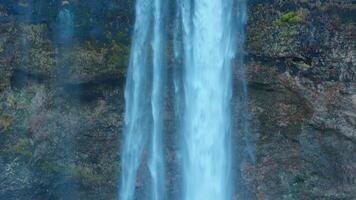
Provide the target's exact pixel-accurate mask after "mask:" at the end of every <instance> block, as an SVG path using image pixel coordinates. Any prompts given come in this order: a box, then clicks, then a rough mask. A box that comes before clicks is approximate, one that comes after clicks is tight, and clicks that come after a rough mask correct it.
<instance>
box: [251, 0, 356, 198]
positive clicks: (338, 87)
mask: <svg viewBox="0 0 356 200" xmlns="http://www.w3.org/2000/svg"><path fill="white" fill-rule="evenodd" d="M249 12H250V14H249V17H250V18H249V25H248V31H247V37H248V39H247V44H246V46H247V47H246V49H247V53H248V61H247V68H248V78H249V86H250V87H249V88H250V100H251V102H250V105H251V111H252V114H253V121H254V128H255V129H256V132H257V133H258V134H257V135H256V136H255V137H254V138H256V139H255V142H256V146H257V149H256V152H257V164H256V167H255V168H254V170H255V171H253V174H254V176H255V181H256V183H257V186H256V190H257V197H258V198H260V199H354V198H356V194H355V192H354V191H355V188H356V181H355V180H356V177H355V175H354V174H355V172H356V154H355V152H356V145H355V142H356V124H355V122H356V121H355V120H356V118H355V117H356V112H355V109H356V104H355V101H356V94H355V78H356V77H355V72H356V68H355V16H356V15H355V14H356V10H355V2H354V1H303V0H299V1H298V0H295V1H268V2H267V1H260V2H253V3H250V7H249Z"/></svg>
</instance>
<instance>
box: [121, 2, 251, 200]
mask: <svg viewBox="0 0 356 200" xmlns="http://www.w3.org/2000/svg"><path fill="white" fill-rule="evenodd" d="M236 3H237V4H236ZM175 9H176V15H175V22H174V23H175V27H174V29H173V46H174V48H173V51H174V52H173V58H174V60H175V64H174V69H173V73H174V80H173V84H174V89H175V91H174V95H175V118H176V119H175V120H174V121H175V122H176V127H178V128H176V131H177V133H178V134H179V135H180V138H181V141H180V142H179V146H180V147H179V149H180V150H179V152H177V153H178V155H177V158H178V159H181V160H180V161H182V172H183V174H182V193H183V194H182V196H181V197H180V198H179V199H185V200H202V199H204V200H217V199H218V200H229V199H232V197H233V195H232V193H233V191H232V190H233V187H232V185H233V182H234V178H233V174H232V160H233V158H234V157H233V155H232V144H231V143H232V141H233V139H232V138H233V137H232V125H231V115H232V112H231V108H230V107H231V98H232V71H233V70H232V65H233V61H235V54H237V59H238V61H237V62H236V63H237V64H238V65H239V70H238V74H239V75H241V79H243V81H242V84H241V88H240V89H241V91H239V92H241V95H239V96H240V97H241V98H240V99H241V102H240V101H239V106H240V107H239V110H241V112H244V111H245V110H243V109H241V107H243V108H244V109H246V107H247V104H246V102H247V89H246V87H247V86H246V80H245V73H244V70H243V67H242V66H243V65H242V64H243V59H242V57H243V51H242V44H243V41H244V37H243V36H242V35H243V34H244V25H245V21H246V12H245V9H246V2H245V1H244V0H239V1H234V0H177V4H176V6H175ZM164 10H165V5H163V2H162V1H161V0H151V1H150V0H137V2H136V21H135V26H134V31H133V41H132V48H131V56H130V63H129V69H128V75H127V82H126V88H125V102H126V108H125V109H126V111H125V130H124V144H123V149H122V155H121V158H122V160H121V169H122V179H121V187H120V191H119V198H120V199H121V200H133V199H154V200H160V199H166V196H165V191H164V190H165V189H164V188H165V182H164V180H165V176H164V174H165V172H164V170H165V166H164V162H165V160H164V156H163V144H162V141H163V138H162V137H163V127H164V124H163V114H162V113H163V99H164V88H165V87H164V84H165V81H164V77H165V69H164V68H165V62H164V60H165V59H164V58H165V57H166V52H165V41H166V39H165V33H164V27H165V19H164V18H165V15H164ZM237 17H238V19H237ZM237 49H238V51H237V52H238V53H237V52H236V50H237ZM240 89H239V90H240ZM241 116H245V115H244V114H243V115H241ZM243 118H244V119H246V118H247V117H243ZM241 128H242V129H244V130H241V132H244V133H245V132H246V130H247V129H248V125H246V124H244V126H241ZM147 154H149V156H148V157H149V159H148V161H146V159H145V157H146V155H147ZM146 162H147V163H146ZM145 166H146V167H148V171H149V178H150V183H149V184H148V185H150V186H149V188H150V192H149V195H144V197H143V196H142V195H141V196H140V194H137V193H138V191H137V190H136V188H135V187H136V181H137V179H138V177H137V176H138V175H139V174H140V176H142V177H144V178H143V179H144V180H143V181H144V185H147V183H148V182H146V181H147V180H146V179H147V177H148V176H146V175H145V171H144V170H145ZM142 173H143V174H144V175H142ZM146 173H147V172H146ZM143 187H145V186H143ZM146 187H147V186H146Z"/></svg>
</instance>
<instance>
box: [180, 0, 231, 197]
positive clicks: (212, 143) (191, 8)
mask: <svg viewBox="0 0 356 200" xmlns="http://www.w3.org/2000/svg"><path fill="white" fill-rule="evenodd" d="M179 9H181V11H180V12H181V14H182V26H183V33H184V34H183V49H184V56H185V57H184V71H185V73H184V78H183V85H184V92H185V99H184V106H185V112H184V114H183V115H184V116H183V118H184V119H183V127H182V128H181V134H182V135H183V142H182V145H183V147H182V149H183V199H186V200H201V199H204V200H216V199H219V200H228V199H231V189H230V188H231V184H232V182H231V181H232V179H231V174H230V172H231V152H230V146H231V144H230V141H231V138H230V136H231V131H230V130H231V127H230V120H231V119H230V100H231V95H232V85H231V65H232V59H233V58H234V54H235V44H234V43H235V39H234V36H233V34H232V30H233V29H232V16H233V14H232V9H233V1H232V0H209V1H206V0H195V1H193V3H192V1H190V0H182V1H181V2H180V8H179Z"/></svg>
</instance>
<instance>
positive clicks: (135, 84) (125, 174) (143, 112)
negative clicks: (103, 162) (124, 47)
mask: <svg viewBox="0 0 356 200" xmlns="http://www.w3.org/2000/svg"><path fill="white" fill-rule="evenodd" d="M135 8H136V21H135V26H134V32H133V41H132V48H131V55H130V63H129V70H128V74H127V80H126V88H125V103H126V107H125V109H126V110H125V130H124V144H123V149H122V155H121V169H122V170H121V172H122V174H121V187H120V191H119V198H120V200H133V199H136V198H139V196H138V194H136V191H135V186H136V179H137V173H138V171H139V168H140V166H141V165H142V164H147V165H148V168H149V174H150V176H149V178H150V180H149V181H147V180H144V181H145V182H146V181H147V182H151V184H150V194H148V196H149V199H153V200H160V199H164V194H165V192H164V158H163V144H162V128H163V127H162V119H163V118H162V106H163V98H164V92H163V88H164V87H163V86H164V76H165V73H164V57H165V56H164V55H165V50H164V47H165V45H164V44H165V37H164V21H165V20H164V12H163V11H164V8H165V5H164V4H163V3H162V1H161V0H154V1H152V0H137V2H136V7H135ZM147 146H148V147H147ZM145 152H149V160H148V163H145V160H144V158H143V154H144V153H145ZM145 154H146V153H145ZM145 198H148V197H147V196H146V197H145Z"/></svg>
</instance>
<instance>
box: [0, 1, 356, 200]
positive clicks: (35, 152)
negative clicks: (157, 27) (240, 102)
mask: <svg viewBox="0 0 356 200" xmlns="http://www.w3.org/2000/svg"><path fill="white" fill-rule="evenodd" d="M63 5H65V6H69V8H70V9H71V10H72V12H73V15H74V16H75V34H74V35H75V36H74V37H75V40H74V41H75V42H74V43H73V44H72V47H73V48H72V50H70V51H65V50H63V49H61V46H60V45H59V44H58V41H57V40H56V34H57V32H58V30H57V29H56V20H57V14H56V13H58V10H60V9H61V8H62V6H63ZM248 6H249V23H248V27H247V41H246V66H247V77H248V81H249V84H248V88H249V108H250V111H251V127H252V131H251V133H250V135H248V137H249V138H250V140H251V141H250V142H251V144H253V146H254V147H255V151H254V152H255V153H256V160H255V162H252V161H251V160H250V159H249V158H248V157H246V158H245V157H242V158H241V166H242V172H243V173H242V174H243V175H242V177H241V180H242V181H243V182H244V183H245V184H246V188H247V191H249V193H250V194H249V198H251V199H354V198H356V193H355V191H356V177H355V175H354V174H356V154H355V152H356V144H355V143H356V112H355V110H356V91H355V72H356V69H355V49H356V48H355V34H354V33H355V15H356V13H355V12H356V10H355V2H354V1H352V0H343V1H341V0H340V1H338V0H329V1H320V0H318V1H317V0H315V1H307V0H293V1H278V0H269V1H259V0H255V1H250V2H249V5H248ZM30 10H33V12H30ZM28 13H31V14H30V15H28ZM133 13H134V9H133V2H132V1H124V0H117V1H100V2H99V1H81V0H79V1H68V3H64V4H63V3H62V2H57V1H40V0H39V1H34V5H31V7H30V6H29V4H27V3H26V2H24V1H6V0H5V1H1V2H0V74H1V78H0V91H1V93H0V99H1V100H0V199H68V198H69V197H68V196H71V197H72V199H115V197H116V188H117V182H118V180H117V179H118V177H119V174H120V171H119V167H118V166H119V165H120V163H119V150H120V142H121V137H122V135H121V130H122V124H123V119H122V113H123V105H124V99H123V88H124V80H125V72H126V66H127V62H128V56H129V45H130V32H131V29H132V25H133ZM28 16H31V17H28ZM24 41H25V42H24ZM59 52H61V55H60V56H59V54H60V53H59ZM62 66H65V67H66V70H65V74H60V73H59V72H60V71H61V70H58V69H59V68H61V67H62ZM234 79H235V81H236V82H238V81H239V77H238V76H236V77H234ZM236 92H238V91H236ZM235 120H237V119H235ZM236 132H237V134H238V130H237V131H236ZM243 145H244V144H242V146H243ZM172 176H173V175H172ZM140 184H142V183H141V182H140V180H139V181H138V183H137V185H138V186H140ZM63 193H65V194H66V196H65V197H66V198H64V196H63ZM238 197H239V196H237V198H238ZM240 198H243V197H241V196H240Z"/></svg>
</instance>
